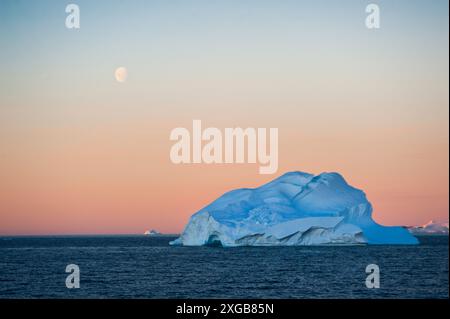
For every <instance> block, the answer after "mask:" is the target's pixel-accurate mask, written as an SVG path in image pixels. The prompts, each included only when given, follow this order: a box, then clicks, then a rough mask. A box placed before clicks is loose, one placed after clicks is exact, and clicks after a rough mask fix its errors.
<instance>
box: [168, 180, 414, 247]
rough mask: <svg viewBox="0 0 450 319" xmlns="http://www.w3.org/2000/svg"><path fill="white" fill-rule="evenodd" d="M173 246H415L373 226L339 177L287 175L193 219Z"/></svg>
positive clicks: (366, 207)
mask: <svg viewBox="0 0 450 319" xmlns="http://www.w3.org/2000/svg"><path fill="white" fill-rule="evenodd" d="M171 244H172V245H185V246H202V245H221V246H292V245H355V244H418V241H417V239H416V238H415V237H414V236H412V235H411V234H410V233H409V232H408V231H407V230H406V229H405V228H403V227H386V226H381V225H378V224H377V223H375V222H374V221H373V220H372V205H371V204H370V203H369V202H368V201H367V199H366V195H365V194H364V192H363V191H361V190H359V189H356V188H354V187H352V186H350V185H348V184H347V182H346V181H345V180H344V178H343V177H342V176H341V175H340V174H338V173H322V174H320V175H317V176H314V175H312V174H308V173H303V172H290V173H286V174H284V175H282V176H280V177H278V178H276V179H275V180H273V181H271V182H269V183H267V184H264V185H262V186H261V187H258V188H254V189H249V188H244V189H237V190H233V191H231V192H228V193H226V194H224V195H222V196H221V197H220V198H218V199H217V200H215V201H214V202H212V203H211V204H210V205H208V206H206V207H204V208H203V209H201V210H200V211H198V212H197V213H195V214H194V215H192V216H191V218H190V220H189V222H188V224H187V225H186V227H185V229H184V231H183V233H182V234H181V235H180V237H179V238H177V239H176V240H174V241H172V242H171Z"/></svg>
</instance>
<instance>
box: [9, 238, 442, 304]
mask: <svg viewBox="0 0 450 319" xmlns="http://www.w3.org/2000/svg"><path fill="white" fill-rule="evenodd" d="M173 239H174V237H144V236H107V237H103V236H95V237H9V238H6V237H0V298H448V297H449V293H448V237H441V236H439V237H421V238H420V241H421V245H419V246H347V247H238V248H220V247H170V246H169V245H168V243H169V241H170V240H173ZM68 264H77V265H78V266H79V268H80V274H81V276H80V278H81V280H80V288H79V289H68V288H66V286H65V280H66V276H67V275H68V274H67V273H65V268H66V265H68ZM368 264H377V265H378V266H379V268H380V286H381V287H380V288H379V289H368V288H366V285H365V279H366V276H367V274H366V273H365V268H366V266H367V265H368Z"/></svg>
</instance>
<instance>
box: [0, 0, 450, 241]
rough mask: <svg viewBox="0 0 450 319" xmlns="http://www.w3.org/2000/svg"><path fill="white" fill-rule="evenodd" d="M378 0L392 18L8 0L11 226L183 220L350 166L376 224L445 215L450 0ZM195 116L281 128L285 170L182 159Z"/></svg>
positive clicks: (332, 4)
mask: <svg viewBox="0 0 450 319" xmlns="http://www.w3.org/2000/svg"><path fill="white" fill-rule="evenodd" d="M372 2H373V3H376V4H378V5H379V7H380V26H381V28H380V29H368V28H366V26H365V18H366V16H367V13H366V12H365V8H366V5H367V4H369V3H370V2H369V1H362V0H344V1H331V0H318V1H287V0H282V1H274V0H273V1H269V0H259V1H256V0H252V1H250V0H239V1H238V0H229V1H217V0H212V1H211V0H208V1H207V0H203V1H191V0H188V1H186V0H185V1H181V0H178V1H176V0H174V1H118V0H108V1H106V0H102V1H82V0H73V1H71V2H68V1H50V0H39V1H31V0H29V1H22V0H2V1H0V43H1V49H0V67H1V70H2V76H0V235H30V234H36V235H40V234H128V233H143V232H144V231H145V230H146V229H157V230H159V231H161V232H168V233H178V232H180V231H181V230H182V229H183V227H184V225H185V224H186V222H187V220H188V218H189V216H190V215H192V214H193V213H194V212H196V211H197V210H199V209H201V208H202V207H204V206H205V205H206V204H208V203H210V202H211V201H213V200H214V199H216V198H217V197H219V196H220V195H221V194H223V193H224V192H226V191H229V190H231V189H234V188H240V187H257V186H258V185H261V184H263V183H265V182H268V181H270V180H271V179H273V178H275V177H276V176H279V175H281V174H283V173H285V172H288V171H293V170H298V171H304V172H309V173H314V174H319V173H321V172H333V171H335V172H339V173H340V174H342V175H343V176H344V177H345V178H346V180H347V182H348V183H349V184H351V185H352V186H354V187H357V188H359V189H362V190H364V192H365V193H366V195H367V197H368V200H369V201H370V202H371V203H372V205H373V207H374V212H373V217H374V219H375V220H376V221H377V222H378V223H380V224H384V225H413V224H414V225H417V224H424V223H426V222H428V221H429V220H431V219H434V220H438V221H447V220H448V212H449V189H448V185H449V170H448V167H449V158H448V153H449V140H448V136H449V122H448V116H449V100H448V96H449V91H448V85H449V83H448V79H449V74H448V70H449V65H448V56H449V52H448V47H449V42H448V39H449V37H448V1H446V0H434V1H427V0H420V1H419V0H412V1H410V0H397V1H375V0H374V1H372ZM69 3H75V4H77V5H79V7H80V29H67V28H66V26H65V20H66V16H67V13H66V12H65V7H66V5H67V4H69ZM118 67H126V69H127V70H128V77H127V80H126V81H125V82H123V83H119V82H118V81H116V80H115V78H114V72H115V70H116V69H117V68H118ZM194 119H199V120H201V121H202V125H204V126H205V127H217V128H219V129H221V130H223V129H224V128H226V127H243V128H246V127H254V128H269V127H276V128H278V130H279V168H278V171H277V172H276V173H275V174H274V175H261V174H259V173H258V168H257V166H256V165H255V164H184V165H176V164H173V163H172V162H171V161H170V158H169V152H170V148H171V147H172V145H173V141H170V139H169V135H170V132H171V130H172V129H174V128H176V127H186V128H188V129H190V130H192V121H193V120H194Z"/></svg>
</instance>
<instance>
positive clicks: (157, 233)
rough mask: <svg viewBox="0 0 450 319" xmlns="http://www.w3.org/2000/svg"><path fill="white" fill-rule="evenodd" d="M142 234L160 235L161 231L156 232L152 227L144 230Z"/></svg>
mask: <svg viewBox="0 0 450 319" xmlns="http://www.w3.org/2000/svg"><path fill="white" fill-rule="evenodd" d="M144 235H145V236H161V235H162V233H160V232H158V231H156V230H154V229H152V230H146V231H145V232H144Z"/></svg>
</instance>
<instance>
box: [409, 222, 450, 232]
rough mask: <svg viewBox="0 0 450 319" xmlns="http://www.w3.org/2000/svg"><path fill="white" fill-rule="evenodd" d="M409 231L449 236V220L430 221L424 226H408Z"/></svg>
mask: <svg viewBox="0 0 450 319" xmlns="http://www.w3.org/2000/svg"><path fill="white" fill-rule="evenodd" d="M406 228H407V229H408V230H409V232H410V233H411V234H413V235H421V236H426V235H429V236H431V235H447V236H448V222H446V223H439V222H436V221H434V220H431V221H429V222H428V223H426V224H425V225H422V226H407V227H406Z"/></svg>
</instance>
